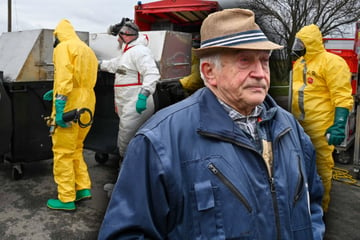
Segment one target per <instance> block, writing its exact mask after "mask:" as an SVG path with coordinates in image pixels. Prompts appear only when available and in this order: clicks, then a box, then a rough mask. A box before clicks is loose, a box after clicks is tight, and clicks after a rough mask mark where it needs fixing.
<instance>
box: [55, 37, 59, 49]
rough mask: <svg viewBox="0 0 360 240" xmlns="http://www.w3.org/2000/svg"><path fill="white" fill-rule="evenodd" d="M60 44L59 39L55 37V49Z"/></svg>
mask: <svg viewBox="0 0 360 240" xmlns="http://www.w3.org/2000/svg"><path fill="white" fill-rule="evenodd" d="M59 43H60V41H59V39H58V38H57V37H55V41H54V45H53V47H54V48H56V46H57V45H58V44H59Z"/></svg>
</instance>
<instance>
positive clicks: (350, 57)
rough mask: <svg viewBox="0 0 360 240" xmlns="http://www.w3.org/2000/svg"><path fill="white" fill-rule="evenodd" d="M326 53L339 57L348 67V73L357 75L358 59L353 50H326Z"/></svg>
mask: <svg viewBox="0 0 360 240" xmlns="http://www.w3.org/2000/svg"><path fill="white" fill-rule="evenodd" d="M326 50H327V51H328V52H331V53H334V54H336V55H339V56H340V57H342V58H344V59H345V61H346V62H347V64H348V65H349V68H350V72H352V73H357V72H358V65H359V63H358V59H357V55H356V53H355V52H354V51H353V50H345V49H326Z"/></svg>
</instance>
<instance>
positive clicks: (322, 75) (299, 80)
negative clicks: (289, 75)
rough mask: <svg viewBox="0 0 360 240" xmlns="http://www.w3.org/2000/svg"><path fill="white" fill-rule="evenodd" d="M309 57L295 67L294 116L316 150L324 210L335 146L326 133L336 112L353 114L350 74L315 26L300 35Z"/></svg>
mask: <svg viewBox="0 0 360 240" xmlns="http://www.w3.org/2000/svg"><path fill="white" fill-rule="evenodd" d="M296 38H299V39H300V40H301V41H302V42H303V43H304V45H305V48H306V53H305V55H304V56H303V57H301V58H299V59H297V60H296V62H295V63H294V66H293V83H292V91H293V93H292V94H293V97H292V113H293V114H294V116H295V117H296V118H297V119H298V120H299V122H300V124H301V125H302V126H303V127H304V129H305V132H306V133H307V134H308V135H309V136H310V138H311V140H312V143H313V144H314V146H315V149H316V164H317V170H318V173H319V175H320V176H321V178H322V182H323V185H324V190H325V191H324V197H323V204H322V205H323V210H324V212H326V211H327V210H328V205H329V201H330V190H331V179H332V170H333V167H334V160H333V157H332V152H333V150H334V146H333V145H329V144H328V141H327V139H326V136H325V132H326V130H327V129H328V128H329V127H330V126H331V125H332V124H333V122H334V114H335V108H337V107H342V108H346V109H348V110H349V111H351V109H352V107H353V97H352V95H351V94H352V89H351V84H350V78H351V73H350V70H349V67H348V65H347V63H346V62H345V60H344V59H343V58H341V57H340V56H337V55H335V54H332V53H329V52H327V51H326V49H325V47H324V45H323V39H322V34H321V32H320V30H319V28H318V27H317V26H316V25H314V24H312V25H309V26H305V27H303V28H302V29H301V30H300V31H299V32H298V33H297V34H296Z"/></svg>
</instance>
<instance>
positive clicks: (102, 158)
mask: <svg viewBox="0 0 360 240" xmlns="http://www.w3.org/2000/svg"><path fill="white" fill-rule="evenodd" d="M108 159H109V154H107V153H98V152H97V153H95V161H96V162H98V163H100V164H104V163H105V162H106V161H107V160H108Z"/></svg>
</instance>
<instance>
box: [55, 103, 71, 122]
mask: <svg viewBox="0 0 360 240" xmlns="http://www.w3.org/2000/svg"><path fill="white" fill-rule="evenodd" d="M65 105H66V101H65V100H61V99H56V100H55V110H56V114H55V123H56V125H58V126H60V127H62V128H66V127H68V125H67V124H66V123H65V122H64V120H63V113H64V108H65Z"/></svg>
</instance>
